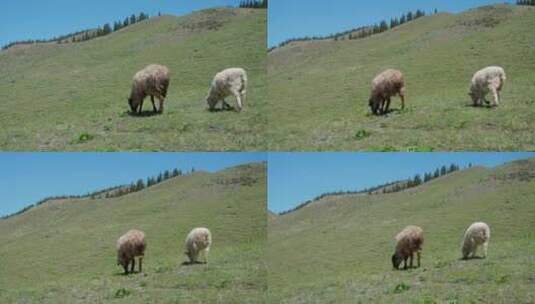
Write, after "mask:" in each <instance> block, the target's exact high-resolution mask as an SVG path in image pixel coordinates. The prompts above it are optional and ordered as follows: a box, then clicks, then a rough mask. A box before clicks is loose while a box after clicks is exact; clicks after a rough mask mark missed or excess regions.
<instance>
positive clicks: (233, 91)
mask: <svg viewBox="0 0 535 304" xmlns="http://www.w3.org/2000/svg"><path fill="white" fill-rule="evenodd" d="M246 89H247V74H246V73H245V70H244V69H241V68H230V69H226V70H223V71H221V72H219V73H217V74H216V75H215V77H214V80H213V81H212V86H211V87H210V91H209V92H208V96H207V97H206V102H207V103H208V107H209V109H210V111H213V110H214V109H215V107H216V105H217V104H218V103H219V102H220V101H221V102H222V104H223V105H222V107H223V109H224V110H226V109H230V108H231V106H230V105H229V104H228V103H227V102H226V101H225V98H226V97H228V96H229V95H234V97H236V103H237V105H238V111H241V110H242V107H243V104H244V103H245V98H246V95H245V94H246V92H247V91H246Z"/></svg>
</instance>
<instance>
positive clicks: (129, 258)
mask: <svg viewBox="0 0 535 304" xmlns="http://www.w3.org/2000/svg"><path fill="white" fill-rule="evenodd" d="M116 248H117V265H122V266H123V268H124V273H125V274H128V265H129V264H130V263H132V266H131V268H130V272H134V267H135V265H136V259H135V258H136V257H139V272H141V271H142V261H143V256H144V255H145V249H146V248H147V243H146V242H145V233H143V231H140V230H135V229H133V230H130V231H128V232H127V233H125V234H124V235H123V236H121V237H120V238H119V239H118V240H117V245H116Z"/></svg>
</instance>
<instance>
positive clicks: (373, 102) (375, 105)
mask: <svg viewBox="0 0 535 304" xmlns="http://www.w3.org/2000/svg"><path fill="white" fill-rule="evenodd" d="M368 105H369V106H370V109H371V110H372V113H373V114H378V112H379V110H380V107H381V102H380V99H379V98H377V97H374V96H372V97H370V99H369V100H368Z"/></svg>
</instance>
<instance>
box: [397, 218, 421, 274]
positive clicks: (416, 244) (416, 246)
mask: <svg viewBox="0 0 535 304" xmlns="http://www.w3.org/2000/svg"><path fill="white" fill-rule="evenodd" d="M395 240H396V251H395V252H394V254H393V255H392V265H393V266H394V268H396V269H399V265H400V264H401V262H402V261H403V262H404V266H403V269H407V259H410V267H411V268H412V267H413V264H412V260H413V255H414V252H416V254H417V258H418V267H420V254H421V251H422V245H423V243H424V232H423V230H422V228H420V227H418V226H407V227H405V229H403V230H402V231H401V232H400V233H398V234H397V235H396V237H395Z"/></svg>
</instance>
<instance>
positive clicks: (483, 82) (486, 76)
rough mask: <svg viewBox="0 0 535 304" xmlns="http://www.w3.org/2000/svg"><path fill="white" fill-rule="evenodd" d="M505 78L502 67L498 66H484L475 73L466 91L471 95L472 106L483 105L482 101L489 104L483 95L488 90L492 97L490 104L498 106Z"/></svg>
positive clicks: (485, 94)
mask: <svg viewBox="0 0 535 304" xmlns="http://www.w3.org/2000/svg"><path fill="white" fill-rule="evenodd" d="M506 79H507V77H506V75H505V71H504V69H503V68H501V67H498V66H490V67H486V68H484V69H482V70H480V71H478V72H477V73H475V74H474V76H473V77H472V81H471V82H470V91H469V93H468V95H470V97H472V102H473V103H474V106H481V105H483V101H484V102H485V103H487V104H489V102H488V101H487V100H486V99H485V96H487V94H488V93H489V92H491V93H492V95H493V97H494V103H493V104H492V106H495V107H496V106H498V105H499V103H500V92H501V90H502V88H503V85H504V83H505V80H506Z"/></svg>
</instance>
